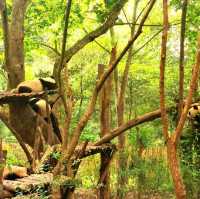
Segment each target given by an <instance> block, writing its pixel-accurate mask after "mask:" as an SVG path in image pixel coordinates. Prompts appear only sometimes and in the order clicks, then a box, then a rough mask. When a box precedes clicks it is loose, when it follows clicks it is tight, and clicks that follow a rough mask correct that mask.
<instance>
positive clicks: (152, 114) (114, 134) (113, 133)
mask: <svg viewBox="0 0 200 199" xmlns="http://www.w3.org/2000/svg"><path fill="white" fill-rule="evenodd" d="M160 116H161V111H160V109H158V110H156V111H152V112H149V113H145V114H144V115H141V116H138V117H137V118H134V119H132V120H130V121H128V122H127V123H124V124H122V125H121V126H119V127H117V128H115V129H113V130H112V131H111V132H110V134H108V135H105V136H104V137H103V138H101V139H100V140H99V141H97V142H95V143H94V145H95V146H98V145H101V144H103V143H107V142H109V141H111V140H112V139H113V138H115V137H117V136H119V135H120V134H121V133H123V132H125V131H127V130H128V129H130V128H133V127H135V126H137V125H139V124H142V123H144V122H149V121H153V120H155V119H157V118H160Z"/></svg>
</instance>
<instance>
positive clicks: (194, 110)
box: [187, 103, 200, 120]
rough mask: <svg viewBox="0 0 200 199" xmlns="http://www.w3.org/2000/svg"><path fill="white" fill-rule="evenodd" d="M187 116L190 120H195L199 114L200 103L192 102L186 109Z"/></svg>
mask: <svg viewBox="0 0 200 199" xmlns="http://www.w3.org/2000/svg"><path fill="white" fill-rule="evenodd" d="M187 116H188V118H189V119H191V120H195V119H196V118H197V117H198V116H200V104H199V103H194V104H192V105H191V108H190V109H189V110H188V115H187Z"/></svg>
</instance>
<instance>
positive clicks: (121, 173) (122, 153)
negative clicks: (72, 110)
mask: <svg viewBox="0 0 200 199" xmlns="http://www.w3.org/2000/svg"><path fill="white" fill-rule="evenodd" d="M138 2H139V0H135V3H134V9H133V17H132V23H133V24H134V23H135V20H136V11H137V5H138ZM134 33H135V25H132V26H131V36H130V37H131V38H132V37H133V36H134ZM132 51H133V44H132V45H131V47H130V48H129V51H128V57H127V61H126V65H125V69H124V74H123V77H122V83H121V86H120V92H119V96H118V101H117V118H118V126H121V125H122V124H123V123H124V116H125V115H124V114H125V113H124V111H125V92H126V87H127V82H128V73H129V68H130V65H131V61H132V53H133V52H132ZM125 145H126V136H125V134H120V135H119V138H118V149H119V160H118V189H117V197H118V199H122V198H123V197H124V196H123V189H124V186H126V184H127V176H126V170H127V154H126V150H125Z"/></svg>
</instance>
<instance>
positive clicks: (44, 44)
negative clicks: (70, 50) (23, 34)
mask: <svg viewBox="0 0 200 199" xmlns="http://www.w3.org/2000/svg"><path fill="white" fill-rule="evenodd" d="M40 45H42V46H45V47H47V48H49V49H50V50H52V51H53V52H54V53H56V55H58V56H60V55H61V54H60V52H58V50H57V49H55V48H53V47H52V46H50V45H48V44H46V43H40Z"/></svg>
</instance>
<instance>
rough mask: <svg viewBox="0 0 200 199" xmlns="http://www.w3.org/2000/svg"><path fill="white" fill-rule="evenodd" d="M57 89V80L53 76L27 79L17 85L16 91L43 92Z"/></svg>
mask: <svg viewBox="0 0 200 199" xmlns="http://www.w3.org/2000/svg"><path fill="white" fill-rule="evenodd" d="M55 89H57V85H56V81H55V79H54V78H53V77H47V78H39V79H35V80H26V81H23V82H21V83H19V84H18V85H17V88H16V89H15V91H14V92H16V93H31V92H41V91H45V90H55Z"/></svg>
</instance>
